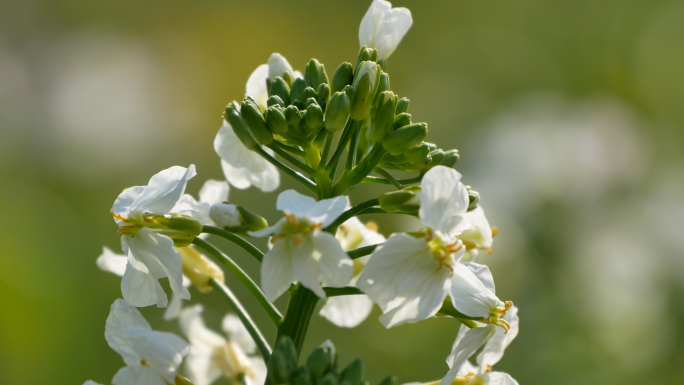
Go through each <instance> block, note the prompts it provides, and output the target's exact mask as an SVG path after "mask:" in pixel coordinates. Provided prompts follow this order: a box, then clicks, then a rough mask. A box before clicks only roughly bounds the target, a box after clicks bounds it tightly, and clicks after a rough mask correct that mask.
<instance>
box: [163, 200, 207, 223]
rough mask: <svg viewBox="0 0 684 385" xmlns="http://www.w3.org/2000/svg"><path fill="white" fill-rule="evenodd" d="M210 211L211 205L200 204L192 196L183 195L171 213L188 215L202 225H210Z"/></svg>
mask: <svg viewBox="0 0 684 385" xmlns="http://www.w3.org/2000/svg"><path fill="white" fill-rule="evenodd" d="M210 209H211V205H210V204H209V203H205V202H198V201H197V200H195V198H193V197H192V195H189V194H183V195H181V197H180V199H178V202H176V204H175V205H174V206H173V208H171V210H169V212H171V213H174V214H182V215H187V216H189V217H190V218H194V219H196V220H198V221H199V222H200V223H203V224H209V210H210Z"/></svg>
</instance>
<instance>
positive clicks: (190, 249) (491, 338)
mask: <svg viewBox="0 0 684 385" xmlns="http://www.w3.org/2000/svg"><path fill="white" fill-rule="evenodd" d="M411 24H412V19H411V13H410V12H409V11H408V10H407V9H405V8H392V6H391V4H390V3H388V2H387V1H382V0H375V1H373V2H372V4H371V7H370V8H369V10H368V12H367V13H366V15H365V17H364V18H363V20H362V22H361V27H360V29H359V40H360V45H361V50H360V53H359V56H358V58H357V61H356V64H355V65H352V64H351V63H343V64H342V65H340V66H338V67H337V69H336V70H335V72H334V74H333V75H332V77H331V78H330V77H329V76H328V74H327V72H326V68H325V65H323V64H321V63H320V62H318V61H317V60H315V59H311V61H309V63H308V64H307V65H306V67H305V69H304V72H303V73H301V72H298V71H295V70H293V68H292V66H291V65H290V64H289V63H288V61H287V60H286V59H285V58H284V57H283V56H282V55H280V54H277V53H275V54H273V55H271V57H270V58H269V59H268V63H267V64H264V65H261V66H259V67H258V68H257V69H256V70H255V71H254V73H253V74H252V75H251V76H250V77H249V80H248V81H247V87H246V96H245V98H244V99H243V100H242V101H241V102H239V103H238V102H232V103H230V104H229V105H228V107H226V110H225V115H224V118H225V119H224V121H223V124H222V126H221V128H220V129H219V131H218V134H217V136H216V139H215V141H214V149H215V150H216V153H217V154H218V156H219V157H220V158H221V165H222V168H223V172H224V174H225V179H226V181H225V182H223V181H215V180H208V181H207V182H206V183H205V184H204V187H202V189H201V191H200V194H199V200H197V199H195V198H194V197H192V196H191V195H188V194H185V189H186V185H187V184H188V182H189V181H190V179H191V178H193V177H194V176H195V175H196V171H195V167H194V166H193V165H190V166H189V167H188V168H185V167H180V166H174V167H171V168H168V169H166V170H163V171H161V172H159V173H158V174H156V175H154V176H153V177H152V178H151V179H150V180H149V182H148V183H147V185H146V186H136V187H131V188H128V189H126V190H124V191H123V192H122V193H121V194H120V195H119V197H118V198H117V199H116V200H115V202H114V204H113V207H112V210H111V214H112V216H113V217H114V221H115V223H116V224H117V225H118V235H119V238H120V241H121V247H122V251H123V254H122V255H119V254H116V253H115V252H113V251H111V250H110V249H107V248H105V249H104V250H103V254H102V255H101V256H100V257H99V258H98V260H97V264H98V266H100V268H102V269H103V270H106V271H109V272H112V273H114V274H117V275H119V276H121V277H122V279H121V292H122V296H123V299H117V300H116V301H115V302H114V305H112V310H111V313H110V316H109V318H108V319H107V323H106V331H105V337H106V340H107V342H108V343H109V345H110V346H111V347H112V348H113V349H114V350H115V351H117V352H118V353H119V354H121V356H122V357H123V359H124V362H125V364H126V366H125V367H124V368H122V369H121V370H119V372H118V373H117V374H116V375H115V376H114V378H113V380H112V383H114V384H171V383H175V384H196V385H208V384H211V383H212V382H214V381H215V380H217V379H218V378H221V377H223V378H226V379H227V380H228V381H230V382H231V383H233V384H240V385H260V384H263V383H264V381H270V383H272V384H273V385H280V384H289V383H292V384H302V385H303V384H310V383H313V382H315V383H316V384H318V383H321V384H322V383H324V382H325V383H328V382H330V383H331V384H334V383H337V381H344V380H348V382H350V383H361V382H362V374H361V376H360V375H359V373H358V371H359V369H358V365H360V364H357V363H352V364H350V365H349V366H348V367H347V369H345V370H344V371H342V373H341V374H339V373H337V372H336V371H335V366H336V358H335V354H334V348H333V347H332V344H331V343H327V344H326V345H325V346H322V347H321V348H319V349H317V350H315V351H314V352H313V353H312V355H311V356H310V357H309V361H311V362H307V366H306V367H298V366H297V357H298V355H299V354H300V351H301V346H302V342H303V340H304V337H305V335H306V331H307V326H308V324H309V320H310V319H311V317H312V315H313V314H314V312H315V310H316V308H317V304H318V303H319V302H321V301H324V302H325V303H324V305H323V306H322V307H321V308H320V311H319V312H320V315H321V316H323V317H325V318H326V319H328V320H329V321H330V322H332V323H333V324H335V325H338V326H340V327H355V326H357V325H358V324H360V323H361V322H363V321H364V320H365V319H366V318H367V317H368V316H369V314H370V312H371V309H372V307H373V305H374V304H377V305H378V306H379V308H380V310H381V311H382V313H383V314H382V316H380V322H382V324H384V325H385V326H386V327H387V328H390V327H395V326H398V325H401V324H404V323H414V322H419V321H424V320H427V319H430V318H432V317H435V316H444V317H451V318H453V319H454V320H455V325H460V330H459V332H458V333H457V334H456V336H455V337H456V341H455V342H454V346H453V350H452V353H451V355H449V357H448V359H447V363H448V364H449V367H450V370H449V371H448V373H447V375H446V376H445V377H444V379H442V381H441V383H440V384H441V385H449V384H451V383H458V384H482V383H492V384H494V383H497V384H498V383H511V384H516V382H515V380H513V379H512V378H511V377H510V376H508V375H507V374H504V373H499V372H493V371H491V367H492V365H494V364H495V363H496V362H498V361H499V360H500V359H501V357H502V355H503V351H504V349H505V348H506V347H507V346H508V344H509V343H510V342H511V340H512V339H513V338H514V337H515V335H516V334H517V331H518V317H517V308H515V307H514V306H513V305H512V303H511V302H510V301H502V300H500V299H499V297H497V295H496V293H495V288H494V280H493V277H492V274H491V272H490V271H489V268H488V267H487V266H486V265H483V264H480V263H478V262H477V261H478V259H479V258H480V257H481V256H482V251H486V252H491V247H492V240H493V237H494V235H496V229H495V228H492V227H491V226H490V225H489V223H488V221H487V219H486V217H485V214H484V211H483V209H482V207H481V205H480V199H479V195H478V194H477V192H475V191H474V190H472V189H471V188H470V186H466V185H464V184H463V183H462V182H461V179H462V177H461V174H460V173H459V172H457V171H456V170H455V169H454V166H455V165H456V162H457V161H458V159H459V154H458V151H457V150H442V149H440V148H438V147H437V146H436V145H434V144H432V143H428V142H425V141H424V139H425V138H426V136H427V133H428V128H427V127H428V126H427V124H426V123H421V122H419V123H415V122H413V120H412V116H411V114H409V113H408V107H409V100H408V98H406V97H400V96H398V95H396V94H395V93H394V92H393V91H392V90H391V88H390V82H389V74H388V73H387V72H386V68H387V67H386V60H387V59H388V58H389V57H390V55H391V54H392V53H393V52H394V50H395V49H396V47H397V45H398V44H399V42H400V41H401V39H402V38H403V36H404V35H405V34H406V32H407V31H408V29H409V28H410V26H411ZM395 170H399V171H402V172H408V173H412V174H415V175H414V176H413V177H411V178H406V179H397V178H396V177H395V176H394V175H393V174H392V172H390V171H395ZM280 172H282V173H284V174H286V175H287V176H289V177H291V178H293V179H294V180H295V181H297V182H299V183H301V184H302V186H303V187H304V188H305V189H306V191H307V192H308V193H309V195H305V194H302V193H300V192H298V191H296V190H286V191H283V192H281V193H280V194H279V195H278V197H277V200H276V204H275V205H276V208H277V209H278V210H279V211H281V212H282V213H283V216H282V217H281V218H280V219H278V220H277V221H276V222H275V224H273V225H272V226H269V225H268V222H267V220H266V219H265V218H263V217H262V216H260V215H259V214H258V213H256V212H254V211H250V210H248V209H247V208H245V207H243V206H241V205H238V204H236V203H234V202H231V201H229V199H228V193H229V187H228V186H229V184H230V185H232V186H233V187H235V188H238V189H245V188H249V187H250V186H254V187H256V188H258V189H259V190H261V191H263V192H270V191H274V190H276V189H277V188H278V186H279V184H280ZM366 183H375V184H383V185H385V186H386V187H387V188H388V191H386V192H384V193H383V194H381V195H380V196H379V197H377V198H373V199H370V200H368V201H365V202H361V203H358V204H356V205H354V204H352V202H351V200H350V198H349V196H348V192H349V191H350V190H351V189H352V188H355V187H358V186H361V185H363V184H366ZM365 214H381V215H412V216H415V217H417V218H418V219H420V221H421V222H422V225H423V226H422V229H421V230H420V231H417V232H395V233H393V234H390V235H389V236H388V237H387V238H386V237H385V236H384V235H383V234H381V232H379V230H378V226H377V225H376V224H375V223H374V222H370V221H369V222H366V223H363V222H362V221H361V220H360V219H359V216H362V215H365ZM209 235H212V236H214V237H216V236H218V237H222V238H225V239H227V240H228V241H231V242H233V243H235V244H236V245H237V246H239V247H241V248H242V249H244V250H245V251H247V252H248V253H249V254H251V255H252V256H253V257H254V258H255V259H256V260H258V261H259V262H260V263H261V277H260V278H261V281H260V283H261V284H260V285H257V284H256V283H255V282H254V281H253V280H252V279H251V278H250V277H249V276H248V275H247V274H246V273H245V272H244V271H243V270H242V269H241V268H240V266H238V265H237V264H236V263H235V262H234V261H233V260H232V259H231V258H230V257H229V256H228V255H226V254H225V253H223V252H222V251H221V250H220V249H218V248H217V247H215V246H214V245H212V244H211V243H210V242H209V241H208V240H207V239H208V238H207V236H209ZM260 238H265V243H266V245H267V246H268V250H267V251H266V252H265V253H264V252H262V251H261V250H260V249H259V248H257V247H256V246H254V245H253V244H252V243H251V242H252V241H259V240H260ZM217 263H218V264H220V265H222V266H223V267H224V268H225V269H227V270H228V271H229V272H230V274H232V275H234V276H235V277H236V278H237V281H239V282H240V283H241V284H243V285H245V286H246V288H247V289H248V291H249V292H250V294H251V295H253V296H254V298H255V299H256V301H257V302H258V303H259V304H260V305H261V306H262V307H263V308H264V310H265V311H266V313H267V314H268V315H269V318H270V319H271V320H272V321H273V323H274V325H275V326H276V328H277V341H276V342H277V344H270V343H268V342H267V340H266V339H265V338H264V336H263V334H262V333H261V331H260V329H259V327H258V326H257V324H256V323H255V322H254V321H253V320H252V318H251V316H250V315H249V314H248V313H247V311H246V310H245V308H244V307H243V306H242V304H241V302H240V300H239V299H238V298H237V297H236V296H235V295H234V294H233V292H232V290H231V289H230V287H229V286H228V285H226V283H225V278H224V271H223V270H222V269H221V267H219V265H218V264H217ZM162 278H166V279H167V280H168V283H169V286H170V289H171V291H172V299H171V301H170V302H169V300H168V298H167V294H166V292H165V290H164V288H163V287H162V285H161V284H160V279H162ZM189 289H192V290H197V291H198V292H200V293H209V292H212V291H215V292H217V293H218V294H219V295H221V296H222V297H223V298H224V299H225V300H226V301H227V302H228V305H229V307H230V308H231V310H232V311H233V314H228V315H226V316H225V318H224V319H223V323H222V328H223V330H224V332H225V334H220V333H217V332H215V331H214V330H212V329H211V328H209V327H208V326H206V324H205V322H204V320H203V317H202V314H203V311H204V307H203V306H202V305H200V304H194V305H191V306H186V305H185V304H184V302H183V301H188V300H190V297H191V292H190V290H189ZM285 293H288V294H289V304H288V307H287V311H286V313H285V314H284V315H282V314H281V313H280V311H279V310H278V309H277V308H276V307H275V306H274V305H273V301H275V300H276V299H278V298H279V297H281V296H282V295H283V294H285ZM150 305H157V306H158V307H167V311H166V313H165V315H164V318H165V319H166V320H174V319H177V320H178V321H179V324H180V329H181V331H182V332H183V334H184V335H185V336H186V337H187V339H188V341H189V343H188V342H186V341H185V340H183V339H181V338H180V337H177V336H175V335H173V334H170V333H165V332H158V331H153V330H152V329H151V327H150V325H149V324H148V323H147V321H146V320H145V319H144V318H143V316H142V315H141V313H140V312H139V311H138V310H137V309H136V307H145V306H150ZM273 345H275V346H276V349H275V350H272V348H271V346H273ZM482 346H484V349H483V350H482V352H481V353H480V354H479V355H478V357H477V364H478V365H477V366H475V365H473V364H470V362H469V361H468V359H469V358H470V356H472V355H474V354H475V352H476V351H478V350H479V349H480V348H481V347H482ZM183 361H184V365H185V374H186V375H187V376H188V378H186V377H183V376H181V375H179V374H178V369H179V367H180V366H181V363H182V362H183ZM361 373H362V369H361ZM267 378H268V380H266V379H267ZM326 379H327V380H326ZM352 379H353V381H352ZM326 381H327V382H326ZM89 383H91V384H92V382H90V381H89ZM385 383H387V385H389V384H395V383H396V379H392V378H390V379H389V380H387V381H383V384H385Z"/></svg>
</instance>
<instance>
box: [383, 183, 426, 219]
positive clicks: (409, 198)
mask: <svg viewBox="0 0 684 385" xmlns="http://www.w3.org/2000/svg"><path fill="white" fill-rule="evenodd" d="M378 201H380V207H381V208H382V209H383V210H385V211H387V212H388V213H404V214H409V215H418V210H419V209H420V186H411V187H407V188H405V189H403V190H398V191H390V192H386V193H383V194H381V195H380V196H379V197H378Z"/></svg>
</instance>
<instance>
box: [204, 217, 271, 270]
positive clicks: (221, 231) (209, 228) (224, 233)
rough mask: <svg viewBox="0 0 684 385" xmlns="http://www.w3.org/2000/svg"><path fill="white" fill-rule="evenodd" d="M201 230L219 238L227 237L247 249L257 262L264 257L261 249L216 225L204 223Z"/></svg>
mask: <svg viewBox="0 0 684 385" xmlns="http://www.w3.org/2000/svg"><path fill="white" fill-rule="evenodd" d="M202 232H203V233H207V234H214V235H218V236H219V237H221V238H224V239H227V240H229V241H231V242H233V243H235V244H236V245H238V246H240V247H242V248H243V249H245V251H247V252H248V253H250V254H252V256H253V257H254V258H256V260H257V261H259V262H261V260H262V259H264V253H262V252H261V250H259V249H257V248H256V246H254V245H253V244H251V243H249V242H248V241H247V240H245V239H243V238H242V237H240V236H239V235H237V234H234V233H231V232H230V231H228V230H224V229H222V228H220V227H216V226H207V225H205V226H204V227H202Z"/></svg>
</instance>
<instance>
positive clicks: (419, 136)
mask: <svg viewBox="0 0 684 385" xmlns="http://www.w3.org/2000/svg"><path fill="white" fill-rule="evenodd" d="M427 133H428V129H427V124H425V123H413V124H409V125H408V126H404V127H401V128H399V129H397V130H396V131H394V132H393V133H391V134H390V135H389V136H388V137H387V138H385V140H384V141H383V142H382V146H383V147H384V148H385V150H387V152H389V153H390V154H392V155H399V154H401V153H404V152H405V151H408V150H409V149H411V148H413V147H417V146H420V143H421V142H422V141H423V139H425V137H426V136H427Z"/></svg>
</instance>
